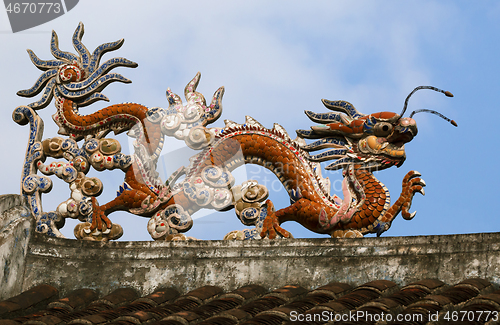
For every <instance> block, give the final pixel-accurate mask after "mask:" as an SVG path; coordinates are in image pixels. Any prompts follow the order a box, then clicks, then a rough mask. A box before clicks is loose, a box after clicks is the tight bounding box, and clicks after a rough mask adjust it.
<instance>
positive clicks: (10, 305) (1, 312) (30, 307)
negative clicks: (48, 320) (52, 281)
mask: <svg viewBox="0 0 500 325" xmlns="http://www.w3.org/2000/svg"><path fill="white" fill-rule="evenodd" d="M58 296H59V291H58V290H57V289H56V288H54V287H53V286H50V285H47V284H41V285H38V286H36V287H33V288H31V289H29V290H27V291H24V292H23V293H21V294H19V295H17V296H15V297H12V298H10V299H7V300H4V301H1V302H0V317H1V318H14V317H16V316H18V315H22V314H25V313H27V312H33V311H35V310H39V309H42V308H44V307H45V306H47V304H48V303H50V302H51V301H53V300H55V299H57V298H58Z"/></svg>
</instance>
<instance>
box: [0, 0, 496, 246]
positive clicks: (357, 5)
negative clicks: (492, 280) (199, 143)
mask: <svg viewBox="0 0 500 325" xmlns="http://www.w3.org/2000/svg"><path fill="white" fill-rule="evenodd" d="M499 18H500V3H499V2H497V1H481V2H478V1H475V2H470V1H453V2H452V1H307V2H306V1H245V2H243V1H162V2H158V1H140V2H139V1H118V0H117V1H107V0H105V1H80V3H79V4H78V5H77V6H76V7H75V8H74V9H73V10H71V11H70V12H68V13H66V14H65V15H63V16H61V17H59V18H57V19H55V20H53V21H50V22H48V23H45V24H43V25H41V26H38V27H35V28H32V29H30V30H27V31H24V32H19V33H15V34H13V33H12V32H11V29H10V25H9V23H8V20H7V15H6V13H5V11H3V10H0V43H1V44H2V46H1V50H0V69H1V70H0V71H2V73H1V75H0V92H1V93H0V95H1V96H0V97H1V98H2V108H1V110H0V114H1V118H0V132H1V134H2V136H3V141H1V142H0V148H1V150H2V152H3V156H2V159H1V160H0V168H1V169H2V173H1V175H0V184H2V185H1V186H0V194H9V193H19V191H20V190H19V188H20V186H19V182H20V175H21V165H22V161H23V158H24V151H25V146H26V143H27V138H28V128H27V127H21V126H18V125H17V124H15V123H14V122H13V121H12V118H11V114H12V111H13V110H14V109H15V108H16V107H17V106H19V105H23V104H28V103H30V102H31V101H32V100H31V99H27V98H21V97H18V96H17V95H16V92H17V91H18V90H21V89H27V88H29V87H31V86H32V85H33V83H34V82H35V80H36V78H37V77H38V76H39V74H40V73H39V70H38V69H36V67H35V66H33V65H32V63H31V62H30V60H29V57H28V54H27V53H26V49H27V48H30V49H32V50H33V51H34V52H35V53H36V54H37V55H38V56H39V57H40V58H41V59H51V58H52V56H51V54H50V51H49V44H50V32H51V30H55V31H56V32H57V33H58V35H59V42H60V43H59V44H60V47H61V49H62V50H65V51H70V52H74V49H73V48H72V45H71V36H72V34H73V32H74V30H75V28H76V27H77V25H78V22H80V21H82V22H83V23H84V24H85V36H84V37H83V43H84V44H85V45H86V46H87V48H88V49H89V50H93V49H94V48H95V47H97V46H98V45H100V44H102V43H105V42H110V41H115V40H117V39H120V38H124V39H125V44H124V45H123V46H122V48H121V49H119V50H118V51H115V52H112V53H108V54H107V55H106V56H105V57H104V59H108V58H111V57H114V56H120V57H125V58H127V59H130V60H132V61H135V62H137V63H138V64H139V66H138V67H137V68H136V69H127V68H120V69H117V70H116V72H119V73H121V74H122V75H124V76H125V77H127V78H129V79H131V80H132V84H127V85H125V84H119V83H116V84H112V85H110V86H108V87H107V88H106V89H105V91H104V94H105V95H107V96H108V97H109V98H110V103H109V104H114V103H120V102H137V103H141V104H144V105H146V106H149V107H155V106H161V107H166V106H167V103H166V99H165V90H166V88H167V87H170V88H171V89H172V90H173V91H174V92H176V93H178V94H182V92H183V89H184V86H185V85H186V83H187V82H188V81H190V80H191V78H193V77H194V75H195V74H196V72H197V71H200V72H201V73H202V79H201V82H200V85H199V87H198V89H199V91H201V92H202V93H203V94H204V95H205V96H206V97H207V98H210V97H211V95H212V94H213V92H214V91H215V90H216V89H217V88H218V87H219V86H225V87H226V92H225V95H224V99H223V107H224V110H223V113H222V117H221V118H220V120H219V121H217V122H216V123H215V124H214V125H213V126H222V125H223V120H224V119H230V120H233V121H236V122H239V123H242V122H244V117H245V115H251V116H252V117H254V118H255V119H256V120H258V121H259V122H260V123H262V124H263V125H265V126H266V127H272V125H273V123H275V122H277V123H279V124H281V125H282V126H283V127H285V129H286V130H287V131H288V132H289V133H290V134H294V133H295V132H294V131H295V130H296V129H300V128H308V127H309V126H311V125H312V124H311V122H310V121H309V119H308V118H307V117H306V116H305V114H304V113H303V112H304V110H311V111H315V112H325V111H326V109H325V108H324V107H323V105H322V104H321V101H320V100H321V99H322V98H326V99H330V100H337V99H343V100H347V101H349V102H351V103H352V104H353V105H354V106H355V107H356V108H357V109H358V110H359V111H360V112H362V113H365V114H369V113H373V112H379V111H394V112H398V113H399V112H400V111H401V109H402V107H403V103H404V100H405V98H406V96H407V94H408V93H409V92H410V91H411V90H413V88H414V87H416V86H419V85H433V86H436V87H439V88H442V89H445V90H449V91H451V92H452V93H453V94H454V95H455V97H454V98H447V97H445V96H443V95H442V94H438V93H435V92H432V91H420V92H418V93H416V94H415V95H414V96H413V97H412V99H411V101H410V105H409V108H408V111H409V112H411V111H413V110H416V109H421V108H429V109H434V110H438V111H439V112H441V113H443V114H444V115H446V116H448V117H450V118H452V119H454V120H455V121H457V123H458V125H459V127H458V128H455V127H453V126H451V125H450V124H449V123H447V122H445V121H444V120H442V119H439V118H437V117H436V116H433V115H430V114H418V115H415V119H416V121H417V124H418V128H419V134H418V136H417V137H416V138H415V139H414V140H413V141H412V142H410V143H409V144H407V146H406V152H407V160H406V162H405V163H404V164H403V166H402V167H400V168H395V167H393V168H391V169H388V170H385V171H382V172H380V173H377V177H378V178H379V179H380V180H381V181H382V182H383V183H385V184H386V185H387V187H388V188H389V190H390V192H391V195H392V198H393V201H394V200H396V199H397V197H398V195H399V192H400V190H401V180H402V178H403V176H404V175H405V174H406V172H408V171H409V170H412V169H415V170H418V171H419V172H420V173H421V174H422V178H423V179H424V180H425V181H426V183H427V187H426V189H425V191H426V195H425V196H420V195H419V194H417V195H416V196H415V199H414V201H413V206H412V211H413V210H417V211H418V212H417V215H416V217H415V219H413V220H412V221H405V220H403V219H402V218H401V217H398V218H397V219H396V220H395V221H394V223H393V225H392V227H391V229H390V230H389V231H387V232H386V233H384V236H408V235H434V234H435V235H438V234H454V233H471V232H496V231H498V230H499V229H500V221H499V218H498V217H499V215H498V213H497V209H498V208H497V206H496V204H497V203H498V198H497V193H498V190H497V189H496V186H498V185H497V184H498V183H499V181H500V177H499V173H498V169H497V165H498V163H497V159H498V154H497V152H496V151H497V144H496V141H497V133H498V132H497V131H496V127H495V125H496V123H497V121H498V120H499V117H500V113H499V108H498V106H499V103H500V99H499V98H498V95H497V94H498V91H499V89H500V87H499V86H500V78H499V75H500V65H499V63H498V53H499V45H500V39H499V38H500V36H499V35H500V23H499V21H500V20H499ZM106 105H108V104H106V103H104V102H100V103H95V104H93V105H91V106H88V107H85V108H84V109H82V111H81V113H82V114H85V113H91V112H93V111H95V110H98V109H100V108H102V107H105V106H106ZM54 112H55V108H54V106H53V105H52V104H51V105H50V106H49V107H47V108H45V109H43V110H42V111H40V112H39V113H40V115H41V116H42V117H43V118H44V120H45V133H44V138H48V137H53V136H56V130H57V129H56V127H55V125H54V123H53V122H52V120H51V118H50V116H51V115H52V114H53V113H54ZM118 138H119V139H120V141H121V142H122V144H123V146H124V147H126V146H127V143H128V140H127V137H126V136H125V135H120V136H119V137H118ZM180 147H181V144H180V143H177V144H176V143H175V141H173V142H169V146H168V148H167V149H166V157H167V158H166V159H173V158H169V157H168V153H169V152H172V151H173V152H175V150H176V149H177V148H180ZM179 163H180V164H184V165H187V164H188V162H187V161H186V162H185V163H183V162H179ZM238 175H240V176H241V178H243V177H244V176H245V175H246V176H251V178H256V179H257V180H259V181H260V182H264V181H267V182H269V184H270V186H273V185H274V186H273V187H274V188H276V189H278V186H277V185H276V184H275V182H276V180H275V178H274V176H273V175H272V174H270V173H268V172H265V171H262V170H261V171H260V172H259V170H258V169H255V168H247V169H245V168H242V170H239V171H238ZM240 176H238V177H240ZM324 176H329V177H330V179H331V181H332V182H335V181H336V180H339V181H340V180H341V174H340V172H329V173H324ZM99 177H101V179H102V180H103V183H104V186H105V188H104V194H103V195H102V196H101V197H100V198H99V201H100V202H101V203H105V202H107V201H109V200H110V199H112V198H113V196H114V195H115V191H116V189H117V187H118V185H120V184H121V182H122V181H123V174H122V173H121V172H120V171H112V172H103V173H99ZM337 184H338V182H337ZM334 192H335V193H337V194H338V195H341V191H340V190H334ZM68 195H69V190H68V188H67V185H66V184H65V183H64V182H62V181H60V180H58V179H54V189H53V190H52V192H51V193H49V194H46V195H44V197H43V201H44V210H45V211H50V210H53V209H55V208H56V207H57V205H58V204H59V203H60V202H61V201H63V200H65V199H67V198H68ZM271 199H272V200H273V201H274V202H275V206H277V208H281V207H284V206H286V204H287V198H286V193H285V191H284V190H283V189H278V190H277V191H274V192H273V193H272V194H271ZM194 218H195V220H194V227H193V229H192V230H191V231H190V232H189V233H188V235H191V236H194V237H197V238H202V239H221V238H222V237H223V236H224V234H225V233H227V232H229V231H231V230H235V229H243V228H245V226H243V225H241V224H240V223H239V221H238V220H237V218H236V216H235V214H234V212H233V211H230V212H226V213H215V214H211V213H201V214H200V215H195V216H194ZM111 219H112V221H113V222H116V223H119V224H121V225H122V226H123V228H124V230H125V234H124V236H123V237H122V240H150V236H149V234H148V232H147V230H146V223H147V219H146V218H140V217H137V216H133V215H127V214H123V213H114V214H112V215H111ZM75 224H76V222H74V221H73V220H70V221H68V222H67V225H66V226H65V227H64V228H63V229H62V231H63V233H64V234H65V235H66V236H67V237H70V238H73V235H72V231H73V230H72V229H73V227H74V225H75ZM283 227H284V228H286V229H288V230H290V231H291V232H292V234H293V235H294V236H295V237H316V236H318V235H315V234H313V233H311V232H309V231H307V230H305V229H303V228H301V227H300V226H298V225H293V224H290V223H285V224H283Z"/></svg>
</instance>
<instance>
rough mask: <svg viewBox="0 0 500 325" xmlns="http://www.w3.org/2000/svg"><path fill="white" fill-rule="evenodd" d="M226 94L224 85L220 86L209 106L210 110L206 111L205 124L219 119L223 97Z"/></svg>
mask: <svg viewBox="0 0 500 325" xmlns="http://www.w3.org/2000/svg"><path fill="white" fill-rule="evenodd" d="M223 96H224V87H220V88H219V89H217V90H216V91H215V93H214V97H213V98H212V102H211V103H210V106H209V107H208V111H207V112H206V113H205V121H204V123H203V125H207V124H210V123H213V122H215V121H217V119H218V118H219V117H220V115H221V114H222V97H223Z"/></svg>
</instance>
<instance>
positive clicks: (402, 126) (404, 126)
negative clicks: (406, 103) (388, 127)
mask: <svg viewBox="0 0 500 325" xmlns="http://www.w3.org/2000/svg"><path fill="white" fill-rule="evenodd" d="M417 133H418V129H417V122H416V121H415V120H414V119H412V118H410V117H403V118H401V119H400V120H399V121H398V124H396V126H395V127H394V132H393V133H392V134H391V136H390V137H389V138H388V139H387V140H388V141H389V142H390V143H393V144H395V145H398V146H401V145H403V144H405V143H407V142H410V141H411V140H413V138H414V137H415V136H416V135H417Z"/></svg>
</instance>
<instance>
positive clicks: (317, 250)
mask: <svg viewBox="0 0 500 325" xmlns="http://www.w3.org/2000/svg"><path fill="white" fill-rule="evenodd" d="M26 261H27V262H26V271H25V276H24V283H23V290H25V289H28V288H30V287H32V286H33V285H35V284H39V283H48V284H52V285H54V286H56V287H58V288H61V291H62V293H64V292H67V291H69V290H72V289H75V288H82V287H88V288H95V289H98V290H99V291H101V293H108V292H110V291H112V290H114V289H116V288H119V287H123V286H131V287H134V288H136V289H137V290H139V291H140V292H142V293H143V294H147V293H150V292H152V291H153V290H154V289H156V288H157V287H158V286H164V287H165V286H173V287H176V288H177V289H178V290H180V291H181V292H186V291H187V290H191V289H193V288H196V287H199V286H203V285H206V284H210V285H217V286H221V287H223V288H225V289H226V290H232V289H235V288H237V287H240V286H243V285H245V284H249V283H255V284H261V285H264V286H265V287H268V288H276V287H280V286H283V285H285V284H299V285H301V286H304V287H306V288H313V287H318V286H320V285H323V284H326V283H328V282H331V281H341V282H350V283H352V284H362V283H365V282H368V281H372V280H374V279H388V280H392V281H395V282H397V283H398V284H400V285H404V284H406V283H409V282H411V281H416V280H421V279H423V278H438V279H441V280H443V281H445V282H447V283H449V284H455V283H458V282H460V281H462V280H464V279H465V278H467V277H482V278H486V279H488V280H490V281H492V282H494V283H497V284H500V279H499V277H498V275H499V274H500V234H499V233H491V234H467V235H446V236H420V237H392V238H391V237H385V238H364V239H294V240H262V241H250V242H239V241H238V242H226V241H200V242H110V243H98V242H85V241H76V240H68V239H55V238H47V237H45V236H43V235H39V234H34V235H33V237H32V240H31V242H30V245H29V252H28V255H27V259H26Z"/></svg>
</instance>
